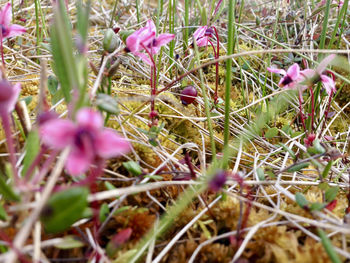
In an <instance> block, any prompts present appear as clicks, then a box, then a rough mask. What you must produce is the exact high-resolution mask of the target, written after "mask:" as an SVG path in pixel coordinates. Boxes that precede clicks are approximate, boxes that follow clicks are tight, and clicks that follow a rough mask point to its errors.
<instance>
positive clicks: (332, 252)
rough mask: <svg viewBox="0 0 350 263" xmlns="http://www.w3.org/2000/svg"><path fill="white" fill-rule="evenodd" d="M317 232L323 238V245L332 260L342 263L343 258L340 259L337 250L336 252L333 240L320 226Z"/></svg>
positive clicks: (334, 262)
mask: <svg viewBox="0 0 350 263" xmlns="http://www.w3.org/2000/svg"><path fill="white" fill-rule="evenodd" d="M317 233H318V236H319V237H320V238H321V242H322V245H323V247H324V249H325V250H326V252H327V254H328V256H329V258H330V259H331V261H332V262H333V263H341V260H340V259H339V257H338V254H337V252H335V250H334V247H333V245H332V242H331V241H330V240H329V238H328V236H327V235H326V233H325V232H324V231H323V230H322V229H320V228H317Z"/></svg>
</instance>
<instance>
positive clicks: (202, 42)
mask: <svg viewBox="0 0 350 263" xmlns="http://www.w3.org/2000/svg"><path fill="white" fill-rule="evenodd" d="M208 44H209V37H202V38H200V39H198V40H197V46H199V47H206V46H208Z"/></svg>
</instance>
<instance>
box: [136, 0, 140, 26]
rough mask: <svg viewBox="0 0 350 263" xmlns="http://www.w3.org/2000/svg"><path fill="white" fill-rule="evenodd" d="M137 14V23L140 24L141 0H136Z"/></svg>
mask: <svg viewBox="0 0 350 263" xmlns="http://www.w3.org/2000/svg"><path fill="white" fill-rule="evenodd" d="M136 16H137V23H138V24H140V8H139V0H136Z"/></svg>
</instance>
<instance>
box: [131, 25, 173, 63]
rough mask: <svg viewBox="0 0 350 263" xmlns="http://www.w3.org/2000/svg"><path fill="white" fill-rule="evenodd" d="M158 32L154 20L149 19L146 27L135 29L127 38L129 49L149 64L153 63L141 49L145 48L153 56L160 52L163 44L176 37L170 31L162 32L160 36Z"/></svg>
mask: <svg viewBox="0 0 350 263" xmlns="http://www.w3.org/2000/svg"><path fill="white" fill-rule="evenodd" d="M156 34H157V33H156V26H155V25H154V22H153V21H152V20H148V21H147V24H146V26H145V27H142V28H140V29H139V30H137V31H135V32H134V33H132V34H131V35H130V36H129V37H128V38H127V39H126V47H127V51H130V52H131V53H133V54H134V55H135V56H138V57H140V58H141V59H142V60H143V61H144V62H146V63H147V64H149V65H152V62H151V60H150V58H149V57H148V56H147V55H146V54H145V53H141V52H140V51H142V50H145V51H146V52H147V53H148V54H150V55H151V56H153V55H155V54H157V53H158V52H159V50H160V48H161V47H162V46H164V45H166V44H168V43H169V42H170V41H171V40H173V39H174V37H175V35H174V34H169V33H165V34H160V35H159V36H158V37H157V36H156Z"/></svg>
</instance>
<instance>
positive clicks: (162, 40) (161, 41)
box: [152, 34, 175, 54]
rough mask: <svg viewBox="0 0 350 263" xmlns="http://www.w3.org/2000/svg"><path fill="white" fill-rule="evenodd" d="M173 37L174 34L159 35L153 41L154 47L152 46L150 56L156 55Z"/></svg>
mask: <svg viewBox="0 0 350 263" xmlns="http://www.w3.org/2000/svg"><path fill="white" fill-rule="evenodd" d="M174 37H175V35H174V34H161V35H159V37H157V38H156V39H155V41H154V43H155V45H154V46H152V54H157V53H158V52H159V50H160V48H161V47H162V46H164V45H166V44H168V43H169V42H170V41H171V40H173V39H174Z"/></svg>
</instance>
